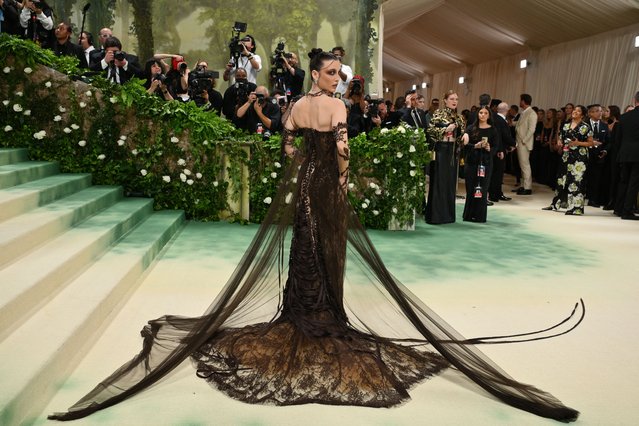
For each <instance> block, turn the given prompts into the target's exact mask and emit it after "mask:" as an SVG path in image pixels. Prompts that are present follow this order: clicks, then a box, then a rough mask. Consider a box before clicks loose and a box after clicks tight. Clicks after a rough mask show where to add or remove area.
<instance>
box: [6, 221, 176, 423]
mask: <svg viewBox="0 0 639 426" xmlns="http://www.w3.org/2000/svg"><path fill="white" fill-rule="evenodd" d="M183 221H184V215H183V213H182V212H176V211H161V212H157V213H154V214H152V215H151V216H150V217H149V218H148V219H147V220H146V221H144V222H143V223H142V224H140V225H139V226H138V227H137V228H136V229H134V230H133V231H132V232H130V233H129V234H128V235H126V236H125V237H124V238H123V239H122V240H121V241H120V242H118V244H117V245H115V246H114V247H113V248H112V249H111V250H109V251H108V252H107V253H106V254H105V255H104V256H102V257H101V258H100V259H99V260H97V261H96V262H95V263H93V264H92V265H91V266H90V267H89V268H87V269H86V270H85V271H84V272H83V273H82V274H81V275H80V276H78V277H77V278H76V279H75V280H73V282H71V283H70V284H69V285H68V286H67V287H65V288H64V289H63V290H62V291H61V292H60V293H59V294H57V295H56V296H55V297H54V298H53V299H52V300H50V301H49V302H48V303H47V304H46V305H45V306H43V307H41V308H40V309H39V310H38V311H37V313H35V314H34V315H32V316H31V317H30V318H29V319H28V320H27V321H25V323H24V324H23V325H22V326H21V327H20V328H18V329H17V330H16V331H15V332H13V333H12V334H11V335H9V336H8V337H7V338H6V339H5V340H4V341H3V342H2V343H0V359H2V360H3V362H2V363H0V377H2V380H1V381H0V424H2V425H14V424H15V425H17V424H25V423H32V422H33V421H35V418H36V416H38V415H39V414H40V412H41V411H42V409H43V408H44V407H45V406H46V404H47V402H48V401H49V400H50V399H51V398H52V396H53V395H54V394H55V392H56V391H57V388H56V387H57V386H58V385H59V383H63V382H64V380H65V379H66V377H67V375H68V374H69V372H70V371H71V370H72V369H73V368H74V367H75V365H76V363H77V362H78V361H79V360H80V359H82V358H83V357H84V355H85V354H86V352H87V351H88V350H89V349H90V347H91V345H92V344H93V343H94V341H95V339H96V338H97V337H98V336H99V332H100V328H101V327H102V326H103V323H104V322H105V320H106V319H107V318H108V317H109V316H110V315H112V314H113V311H114V310H116V309H119V307H120V306H122V305H123V304H124V303H125V299H126V298H127V296H128V295H130V294H131V292H132V291H133V289H134V288H135V287H136V284H137V282H138V280H139V278H140V277H141V276H142V275H143V273H144V272H145V270H146V268H147V267H148V266H149V265H150V264H151V262H152V261H153V259H154V258H155V257H156V256H157V254H158V253H159V252H160V250H161V249H162V248H163V246H164V245H165V244H166V243H167V242H168V241H169V240H170V239H171V238H172V237H173V236H174V235H175V234H176V232H177V231H178V230H179V229H180V227H181V226H182V224H183Z"/></svg>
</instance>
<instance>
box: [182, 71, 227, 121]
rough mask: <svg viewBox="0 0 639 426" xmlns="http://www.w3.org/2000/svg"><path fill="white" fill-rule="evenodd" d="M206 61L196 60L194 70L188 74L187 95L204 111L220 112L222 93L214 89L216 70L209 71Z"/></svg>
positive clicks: (217, 75)
mask: <svg viewBox="0 0 639 426" xmlns="http://www.w3.org/2000/svg"><path fill="white" fill-rule="evenodd" d="M208 69H209V64H208V63H207V62H206V61H198V62H197V65H196V66H195V70H193V72H191V73H190V74H189V77H188V78H189V97H190V98H191V99H192V100H193V101H194V102H195V104H196V105H197V106H199V107H201V108H203V109H204V110H206V111H215V112H216V113H217V115H221V114H222V104H223V99H222V94H221V93H220V92H218V91H217V90H215V89H214V87H215V83H216V81H215V79H216V78H217V77H219V74H218V73H217V71H209V70H208Z"/></svg>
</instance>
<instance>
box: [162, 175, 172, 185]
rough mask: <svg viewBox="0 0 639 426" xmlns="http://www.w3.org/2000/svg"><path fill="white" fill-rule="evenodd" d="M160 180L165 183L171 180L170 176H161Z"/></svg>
mask: <svg viewBox="0 0 639 426" xmlns="http://www.w3.org/2000/svg"><path fill="white" fill-rule="evenodd" d="M162 180H163V181H164V182H166V183H169V182H171V176H162Z"/></svg>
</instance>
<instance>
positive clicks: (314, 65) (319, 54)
mask: <svg viewBox="0 0 639 426" xmlns="http://www.w3.org/2000/svg"><path fill="white" fill-rule="evenodd" d="M308 57H309V58H311V62H310V63H309V64H308V68H309V69H310V70H311V71H318V72H319V70H321V69H322V65H323V64H324V61H337V60H338V59H337V56H335V55H333V54H332V53H331V52H324V51H323V50H322V49H320V48H318V47H314V48H313V49H311V51H310V52H308Z"/></svg>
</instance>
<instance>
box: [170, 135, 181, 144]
mask: <svg viewBox="0 0 639 426" xmlns="http://www.w3.org/2000/svg"><path fill="white" fill-rule="evenodd" d="M171 142H173V143H178V142H180V140H179V139H178V138H176V137H175V136H171Z"/></svg>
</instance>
